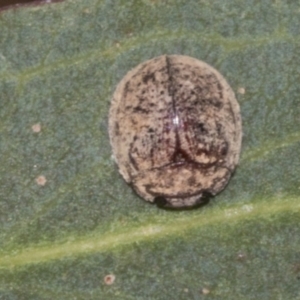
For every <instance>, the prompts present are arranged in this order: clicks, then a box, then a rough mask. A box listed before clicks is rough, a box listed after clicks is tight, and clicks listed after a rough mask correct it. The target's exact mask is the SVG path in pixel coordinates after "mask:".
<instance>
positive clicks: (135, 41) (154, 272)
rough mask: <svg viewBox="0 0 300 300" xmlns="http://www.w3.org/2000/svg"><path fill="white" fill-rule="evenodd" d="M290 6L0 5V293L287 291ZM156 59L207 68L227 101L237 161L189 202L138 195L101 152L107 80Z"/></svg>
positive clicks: (296, 129) (295, 167)
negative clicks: (235, 117) (196, 201)
mask: <svg viewBox="0 0 300 300" xmlns="http://www.w3.org/2000/svg"><path fill="white" fill-rule="evenodd" d="M299 15H300V5H299V4H298V3H296V1H271V0H270V1H267V0H264V1H250V0H248V1H239V0H226V1H183V0H182V1H180V0H177V1H163V0H161V1H159V0H157V1H154V0H152V1H150V0H143V1H134V0H129V1H96V0H88V1H79V0H69V1H66V2H62V3H57V4H52V5H40V6H31V7H26V8H18V9H11V10H6V11H3V12H2V13H1V14H0V28H1V30H0V154H1V156H0V228H1V230H0V247H1V248H0V298H1V299H164V300H165V299H204V298H207V299H222V300H224V299H300V292H299V280H300V250H299V249H300V238H299V237H300V227H299V220H300V196H299V194H300V172H299V170H300V100H299V94H300V85H299V80H300V52H299V44H300V40H299V34H300V29H299V28H300V18H299V17H300V16H299ZM161 54H184V55H189V56H193V57H196V58H198V59H201V60H204V61H206V62H207V63H209V64H210V65H212V66H214V67H215V68H216V69H218V70H219V71H220V72H221V73H222V74H223V75H224V76H225V77H226V79H227V80H228V82H229V83H230V85H231V86H232V88H233V89H234V91H235V92H236V95H237V98H238V101H239V103H240V106H241V113H242V120H243V134H244V135H243V147H242V156H241V161H240V165H239V167H238V168H237V171H236V172H235V174H234V176H233V178H232V179H231V181H230V183H229V185H228V186H227V188H226V189H225V190H224V191H223V192H222V193H220V194H219V195H218V196H216V197H215V198H214V199H213V200H212V201H211V202H210V204H208V205H207V206H205V207H203V208H201V209H196V210H188V211H168V210H162V209H159V208H157V207H155V206H153V205H150V204H147V203H146V202H144V201H142V200H141V199H139V198H138V197H137V196H136V195H135V194H134V192H133V191H132V190H131V189H130V188H129V187H128V186H127V185H126V184H125V183H124V181H123V179H122V178H121V176H120V175H119V174H118V171H117V168H116V166H115V165H114V163H113V161H112V159H111V150H110V145H109V139H108V133H107V116H108V109H109V104H110V98H111V95H112V93H113V91H114V89H115V87H116V84H117V83H118V82H119V80H120V79H121V78H122V77H123V76H124V75H125V74H126V73H127V71H128V70H130V69H131V68H133V67H134V66H136V65H137V64H138V63H140V62H142V61H144V60H146V59H150V58H152V57H154V56H158V55H161ZM109 274H114V276H115V281H114V282H113V284H111V285H107V284H105V282H104V278H105V276H106V275H109Z"/></svg>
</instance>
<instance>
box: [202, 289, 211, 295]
mask: <svg viewBox="0 0 300 300" xmlns="http://www.w3.org/2000/svg"><path fill="white" fill-rule="evenodd" d="M209 293H210V290H209V289H208V288H203V289H202V294H203V295H208V294H209Z"/></svg>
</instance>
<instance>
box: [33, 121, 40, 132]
mask: <svg viewBox="0 0 300 300" xmlns="http://www.w3.org/2000/svg"><path fill="white" fill-rule="evenodd" d="M31 129H32V131H33V132H36V133H38V132H41V129H42V127H41V124H40V123H37V124H34V125H32V126H31Z"/></svg>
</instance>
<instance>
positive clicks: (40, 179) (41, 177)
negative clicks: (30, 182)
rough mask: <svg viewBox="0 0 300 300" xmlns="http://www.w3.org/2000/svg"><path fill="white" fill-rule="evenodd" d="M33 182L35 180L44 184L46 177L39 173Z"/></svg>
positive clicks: (39, 183)
mask: <svg viewBox="0 0 300 300" xmlns="http://www.w3.org/2000/svg"><path fill="white" fill-rule="evenodd" d="M35 182H36V183H37V184H38V185H41V186H44V185H45V184H46V183H47V179H46V177H45V176H43V175H40V176H39V177H37V178H36V179H35Z"/></svg>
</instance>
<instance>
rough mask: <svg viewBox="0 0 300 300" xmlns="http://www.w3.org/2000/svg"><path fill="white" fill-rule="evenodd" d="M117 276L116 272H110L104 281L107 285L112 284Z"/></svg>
mask: <svg viewBox="0 0 300 300" xmlns="http://www.w3.org/2000/svg"><path fill="white" fill-rule="evenodd" d="M115 279H116V276H115V275H114V274H109V275H106V276H105V277H104V283H105V284H107V285H112V284H113V283H114V282H115Z"/></svg>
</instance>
